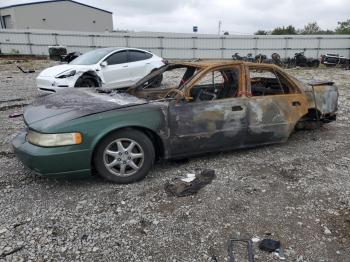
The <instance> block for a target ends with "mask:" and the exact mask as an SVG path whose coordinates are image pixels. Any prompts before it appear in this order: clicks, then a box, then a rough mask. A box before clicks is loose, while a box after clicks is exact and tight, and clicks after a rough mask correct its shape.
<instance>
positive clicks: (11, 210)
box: [0, 60, 350, 261]
mask: <svg viewBox="0 0 350 262" xmlns="http://www.w3.org/2000/svg"><path fill="white" fill-rule="evenodd" d="M19 63H20V64H21V65H22V66H23V68H25V69H31V68H35V69H36V70H37V72H38V71H40V69H42V68H44V67H47V66H48V65H49V62H47V61H36V62H34V61H33V62H19ZM289 72H290V73H291V74H293V75H295V76H297V77H301V78H304V79H321V80H323V79H327V80H329V79H331V80H334V81H335V83H336V85H337V86H338V87H339V91H340V99H339V115H338V119H337V121H336V122H333V123H330V124H327V125H325V126H324V127H322V128H320V129H319V130H315V131H299V132H296V133H294V134H293V135H292V136H291V137H290V139H289V141H288V142H287V143H285V144H279V145H272V146H264V147H259V148H255V149H249V150H239V151H233V152H227V153H218V154H211V155H207V156H203V157H199V158H193V159H190V160H189V161H187V162H186V161H183V162H166V163H159V164H157V165H156V166H155V167H154V169H153V170H152V172H151V173H150V174H149V176H148V177H147V178H146V179H145V180H143V181H141V182H139V183H135V184H131V185H116V184H111V183H108V182H105V181H103V180H102V179H99V178H96V177H91V178H75V179H59V180H57V179H47V178H43V177H38V176H35V175H34V174H32V173H31V172H30V171H29V170H28V169H27V168H25V167H24V166H23V165H22V164H21V163H20V162H18V161H17V160H16V158H15V157H14V155H13V153H12V151H11V147H10V144H9V143H10V140H11V139H12V138H13V136H14V135H15V133H16V132H18V131H19V130H20V129H21V128H22V127H23V126H24V125H23V122H22V119H21V118H15V119H9V118H8V115H9V114H10V113H13V112H16V111H21V109H22V106H23V105H25V104H28V103H30V102H31V101H32V100H33V99H34V98H35V97H36V96H38V95H39V94H38V92H37V91H36V88H35V81H34V80H35V77H36V75H37V73H34V74H23V73H21V72H19V70H17V68H16V64H13V63H9V61H1V60H0V123H1V125H0V210H1V211H0V261H215V260H212V257H213V256H215V257H216V258H217V261H226V260H227V246H228V240H229V239H230V238H232V237H253V236H254V237H258V238H260V239H262V238H273V239H276V240H280V241H281V243H282V245H283V247H284V252H285V255H286V258H287V261H349V257H350V141H349V137H350V129H349V128H350V118H349V113H350V91H349V90H350V71H345V70H342V69H329V68H327V69H303V70H302V69H294V70H293V69H292V70H289ZM205 168H212V169H215V171H216V174H217V178H216V179H214V181H213V182H212V184H210V185H208V186H206V187H205V188H203V189H202V190H201V191H200V192H199V193H198V194H197V195H194V196H190V197H183V198H176V197H171V196H168V195H167V194H166V193H165V191H164V184H165V183H166V182H167V181H169V180H171V179H173V178H175V177H177V176H179V175H185V174H187V173H191V172H199V171H200V170H202V169H205ZM12 251H13V252H14V253H13V254H8V253H11V252H12ZM238 253H239V254H238V255H240V256H242V254H243V253H244V249H243V247H240V248H239V252H238ZM254 253H255V258H256V261H278V260H279V259H278V258H277V257H276V256H275V255H274V254H270V253H264V252H262V251H259V249H258V247H257V244H254ZM239 261H245V260H239Z"/></svg>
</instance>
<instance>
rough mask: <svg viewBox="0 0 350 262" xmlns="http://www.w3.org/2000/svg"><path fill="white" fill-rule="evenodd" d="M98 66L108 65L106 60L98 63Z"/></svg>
mask: <svg viewBox="0 0 350 262" xmlns="http://www.w3.org/2000/svg"><path fill="white" fill-rule="evenodd" d="M100 66H101V67H106V66H108V63H107V61H103V62H102V63H101V64H100Z"/></svg>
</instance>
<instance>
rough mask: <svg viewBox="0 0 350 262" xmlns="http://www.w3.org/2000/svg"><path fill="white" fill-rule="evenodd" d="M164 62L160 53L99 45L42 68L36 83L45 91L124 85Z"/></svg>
mask: <svg viewBox="0 0 350 262" xmlns="http://www.w3.org/2000/svg"><path fill="white" fill-rule="evenodd" d="M164 64H165V60H163V59H162V58H161V57H158V56H156V55H154V54H152V53H150V52H147V51H145V50H141V49H135V48H101V49H96V50H93V51H89V52H87V53H85V54H83V55H81V56H78V57H77V58H76V59H74V60H72V61H71V62H69V63H68V64H61V65H57V66H53V67H50V68H47V69H45V70H43V71H42V72H41V73H40V74H39V76H38V77H37V79H36V83H37V87H38V88H39V90H41V91H48V92H56V91H57V90H59V89H64V88H67V87H101V88H105V89H116V88H124V87H127V86H130V85H132V84H134V83H136V82H137V81H138V80H140V79H141V78H143V77H144V76H145V75H147V74H149V73H150V72H152V71H153V70H155V69H157V68H159V67H161V66H163V65H164ZM160 80H161V79H160V78H159V79H158V82H156V81H155V84H159V81H160Z"/></svg>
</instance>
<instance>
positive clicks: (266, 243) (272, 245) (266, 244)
mask: <svg viewBox="0 0 350 262" xmlns="http://www.w3.org/2000/svg"><path fill="white" fill-rule="evenodd" d="M280 247H281V242H280V241H277V240H273V239H263V240H261V242H260V244H259V248H260V249H261V250H263V251H267V252H274V251H276V250H277V249H279V248H280Z"/></svg>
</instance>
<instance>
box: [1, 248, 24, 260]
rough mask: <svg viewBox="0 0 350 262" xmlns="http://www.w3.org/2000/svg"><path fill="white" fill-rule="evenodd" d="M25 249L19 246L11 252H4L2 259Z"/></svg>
mask: <svg viewBox="0 0 350 262" xmlns="http://www.w3.org/2000/svg"><path fill="white" fill-rule="evenodd" d="M23 248H24V246H19V247H15V248H14V249H12V250H10V251H4V252H3V253H2V254H0V258H5V257H7V256H9V255H12V254H14V253H16V252H18V251H20V250H22V249H23Z"/></svg>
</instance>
